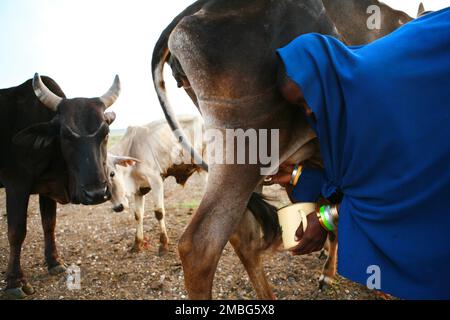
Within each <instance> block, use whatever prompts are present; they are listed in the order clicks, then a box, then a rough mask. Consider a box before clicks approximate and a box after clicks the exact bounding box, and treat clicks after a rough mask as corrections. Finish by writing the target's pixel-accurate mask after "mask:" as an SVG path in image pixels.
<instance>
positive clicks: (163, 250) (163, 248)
mask: <svg viewBox="0 0 450 320" xmlns="http://www.w3.org/2000/svg"><path fill="white" fill-rule="evenodd" d="M168 253H169V246H168V245H160V246H159V250H158V254H159V256H160V257H163V256H165V255H166V254H168Z"/></svg>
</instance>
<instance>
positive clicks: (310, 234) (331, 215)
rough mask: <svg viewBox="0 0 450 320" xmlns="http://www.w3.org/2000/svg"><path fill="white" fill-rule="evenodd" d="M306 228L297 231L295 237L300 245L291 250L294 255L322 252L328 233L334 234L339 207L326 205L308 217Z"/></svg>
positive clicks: (301, 227) (337, 221)
mask: <svg viewBox="0 0 450 320" xmlns="http://www.w3.org/2000/svg"><path fill="white" fill-rule="evenodd" d="M307 219H308V227H307V228H306V231H305V232H303V225H302V224H300V227H299V228H298V229H297V232H296V237H297V239H298V240H299V241H300V243H299V244H298V245H297V246H296V247H295V248H294V249H292V254H294V255H304V254H309V253H313V252H316V251H320V250H322V248H323V246H324V244H325V241H326V240H327V236H328V233H330V232H331V233H336V232H337V227H338V223H339V206H338V205H333V206H330V205H326V206H322V207H320V208H319V209H318V210H316V212H315V213H311V214H310V215H308V218H307Z"/></svg>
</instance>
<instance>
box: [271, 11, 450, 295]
mask: <svg viewBox="0 0 450 320" xmlns="http://www.w3.org/2000/svg"><path fill="white" fill-rule="evenodd" d="M278 53H279V55H280V57H281V58H282V60H283V62H284V64H285V67H286V72H287V74H288V76H289V77H290V78H291V79H292V80H293V81H295V82H296V83H297V84H298V85H299V86H300V87H301V88H302V91H303V93H304V96H305V99H306V101H307V103H308V105H309V106H310V107H311V109H312V110H313V112H314V114H315V116H316V119H317V122H316V124H315V126H314V127H315V130H316V132H317V135H318V137H319V140H320V146H321V152H322V156H323V160H324V165H325V177H326V180H327V183H326V184H327V187H326V188H329V189H333V188H339V189H340V190H341V191H342V192H343V200H342V203H341V209H340V221H339V257H338V261H339V262H338V264H339V266H338V270H339V273H340V274H341V275H343V276H345V277H347V278H349V279H352V280H354V281H357V282H360V283H362V284H364V285H366V284H372V285H374V286H375V288H378V285H380V287H379V288H378V289H381V290H382V291H384V292H387V293H390V294H393V295H395V296H397V297H400V298H405V299H450V8H447V9H444V10H441V11H438V12H435V13H431V14H429V15H426V16H424V17H422V18H420V19H417V20H415V21H412V22H410V23H408V24H406V25H404V26H403V27H401V28H400V29H398V30H397V31H395V32H394V33H392V34H390V35H389V36H387V37H384V38H382V39H380V40H378V41H375V42H373V43H371V44H369V45H366V46H363V47H347V46H345V45H344V44H343V43H341V42H340V41H338V40H336V39H334V38H331V37H328V36H322V35H319V34H308V35H304V36H301V37H299V38H297V39H296V40H294V41H293V42H292V43H291V44H289V45H288V46H286V47H284V48H282V49H280V50H279V51H278ZM331 191H332V190H331ZM374 266H375V267H374ZM373 270H375V271H373ZM378 270H379V271H380V273H378V272H377V271H378ZM374 272H375V273H374ZM378 275H379V276H380V277H378ZM378 280H379V281H378Z"/></svg>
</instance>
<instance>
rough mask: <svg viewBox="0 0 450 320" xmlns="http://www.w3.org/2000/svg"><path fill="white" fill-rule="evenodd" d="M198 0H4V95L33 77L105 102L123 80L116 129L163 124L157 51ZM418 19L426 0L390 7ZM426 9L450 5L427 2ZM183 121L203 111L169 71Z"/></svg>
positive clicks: (0, 66) (0, 59) (396, 1)
mask: <svg viewBox="0 0 450 320" xmlns="http://www.w3.org/2000/svg"><path fill="white" fill-rule="evenodd" d="M193 2H194V1H192V0H165V1H154V0H0V88H8V87H13V86H17V85H19V84H21V83H23V82H25V81H26V80H27V79H30V78H32V76H33V74H34V73H35V72H39V73H40V74H42V75H48V76H51V77H52V78H53V79H54V80H55V81H56V82H57V83H58V84H59V85H60V86H61V88H62V89H63V91H64V92H65V93H66V96H67V97H69V98H74V97H96V96H101V95H102V94H103V93H105V92H106V91H107V90H108V89H109V87H110V86H111V84H112V82H113V80H114V76H115V75H116V74H118V75H119V76H120V79H121V83H122V94H121V96H120V98H119V100H118V101H117V102H116V104H115V105H114V106H113V107H112V109H111V110H113V111H114V112H116V114H117V120H116V122H115V123H114V124H113V128H115V129H124V128H126V127H128V126H130V125H143V124H146V123H148V122H151V121H154V120H157V119H161V118H163V113H162V111H161V108H160V106H159V102H158V99H157V97H156V93H155V91H154V89H153V83H152V77H151V56H152V52H153V47H154V45H155V43H156V41H157V40H158V38H159V35H160V34H161V32H162V31H163V30H164V29H165V27H166V26H167V25H168V24H169V23H170V22H171V21H172V19H173V18H174V17H175V16H176V15H177V14H178V13H180V12H181V11H182V10H183V9H184V8H185V7H187V6H188V5H189V4H191V3H193ZM384 2H385V3H386V4H388V5H390V6H392V7H393V8H395V9H400V10H403V11H405V12H407V13H408V14H410V15H411V16H416V13H417V9H418V6H419V3H420V2H421V1H420V0H385V1H384ZM422 2H423V3H424V4H425V8H426V9H427V10H438V9H441V8H444V7H447V6H450V0H423V1H422ZM165 77H166V82H167V86H168V91H169V96H170V97H171V102H172V104H173V106H174V108H175V111H176V113H177V114H196V113H197V111H196V109H195V107H194V105H193V104H192V103H191V101H190V100H189V98H187V96H186V95H185V93H184V92H183V91H182V90H179V89H177V88H176V83H175V81H174V80H173V78H172V76H171V74H170V68H169V67H167V68H166V76H165Z"/></svg>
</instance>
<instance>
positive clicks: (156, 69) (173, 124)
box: [152, 0, 208, 171]
mask: <svg viewBox="0 0 450 320" xmlns="http://www.w3.org/2000/svg"><path fill="white" fill-rule="evenodd" d="M205 2H206V1H204V0H203V1H197V2H195V3H194V4H192V5H191V6H189V7H188V8H186V9H185V10H184V11H183V12H182V13H181V14H179V15H178V16H177V17H176V18H175V19H174V20H173V21H172V22H171V23H170V25H169V26H168V27H167V28H166V29H165V30H164V31H163V33H162V34H161V36H160V38H159V39H158V42H157V43H156V46H155V49H154V51H153V57H152V76H153V84H154V86H155V90H156V93H157V95H158V99H159V102H160V104H161V107H162V109H163V112H164V115H165V117H166V119H167V122H168V124H169V126H170V128H171V129H172V131H173V132H174V134H175V136H176V138H177V139H178V141H179V142H180V143H181V145H182V146H183V148H184V149H185V150H186V151H187V152H189V154H190V155H191V157H192V159H193V160H194V163H195V164H198V165H200V166H201V167H202V168H203V169H204V170H205V171H208V165H207V164H206V163H205V161H203V158H202V156H201V155H199V154H198V152H197V151H196V150H195V149H194V148H193V147H192V146H191V144H190V143H189V140H188V139H187V137H186V135H185V133H184V131H183V130H182V128H181V125H180V123H179V122H178V120H177V118H176V116H175V112H174V111H173V108H172V106H171V104H170V101H169V99H168V97H167V90H166V84H165V81H164V65H165V63H166V62H167V61H168V59H169V57H170V52H169V46H168V43H169V37H170V34H171V33H172V31H173V29H175V27H176V26H177V24H178V23H179V22H180V21H181V20H182V19H183V18H184V17H186V16H189V15H192V14H194V13H195V12H197V11H199V10H200V9H201V8H202V6H203V4H204V3H205Z"/></svg>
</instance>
